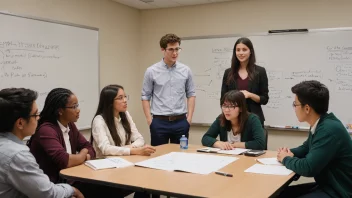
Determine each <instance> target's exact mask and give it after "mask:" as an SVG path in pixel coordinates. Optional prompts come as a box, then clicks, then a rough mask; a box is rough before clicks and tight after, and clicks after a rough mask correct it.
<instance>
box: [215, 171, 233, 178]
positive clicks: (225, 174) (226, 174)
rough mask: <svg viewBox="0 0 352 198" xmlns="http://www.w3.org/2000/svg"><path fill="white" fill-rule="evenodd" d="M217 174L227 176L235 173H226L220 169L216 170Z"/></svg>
mask: <svg viewBox="0 0 352 198" xmlns="http://www.w3.org/2000/svg"><path fill="white" fill-rule="evenodd" d="M215 174H218V175H223V176H226V177H232V176H233V175H232V174H230V173H224V172H219V171H216V172H215Z"/></svg>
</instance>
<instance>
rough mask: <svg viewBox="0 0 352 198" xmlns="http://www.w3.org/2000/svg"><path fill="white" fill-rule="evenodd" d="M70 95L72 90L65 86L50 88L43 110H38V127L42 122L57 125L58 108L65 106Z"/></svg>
mask: <svg viewBox="0 0 352 198" xmlns="http://www.w3.org/2000/svg"><path fill="white" fill-rule="evenodd" d="M71 95H73V93H72V91H70V90H68V89H65V88H55V89H53V90H51V91H50V92H49V94H48V96H47V97H46V99H45V102H44V107H43V110H42V111H41V112H40V119H39V121H38V128H39V127H40V125H41V124H43V123H44V122H50V123H52V124H55V125H57V120H58V119H59V109H61V108H62V109H64V108H65V107H66V105H67V102H68V99H69V98H70V96H71Z"/></svg>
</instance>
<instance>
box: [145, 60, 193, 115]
mask: <svg viewBox="0 0 352 198" xmlns="http://www.w3.org/2000/svg"><path fill="white" fill-rule="evenodd" d="M192 96H196V91H195V86H194V82H193V75H192V71H191V69H190V68H189V67H188V66H187V65H185V64H182V63H180V62H176V63H175V64H174V65H173V66H172V67H168V66H167V65H166V63H165V62H164V60H161V61H160V62H158V63H155V64H154V65H152V66H150V67H148V69H147V71H146V72H145V74H144V82H143V88H142V100H152V101H151V113H152V114H153V115H166V116H169V115H180V114H184V113H187V102H186V97H187V98H189V97H192Z"/></svg>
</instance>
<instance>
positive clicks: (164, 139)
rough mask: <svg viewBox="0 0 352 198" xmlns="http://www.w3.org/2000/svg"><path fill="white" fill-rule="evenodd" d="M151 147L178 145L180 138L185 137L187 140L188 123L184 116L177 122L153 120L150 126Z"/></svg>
mask: <svg viewBox="0 0 352 198" xmlns="http://www.w3.org/2000/svg"><path fill="white" fill-rule="evenodd" d="M149 127H150V137H151V145H152V146H158V145H162V144H168V143H169V142H170V143H175V144H179V143H180V138H181V137H182V135H185V136H186V137H187V138H188V134H189V127H190V125H189V123H188V121H187V118H186V116H185V117H184V118H182V119H179V120H174V121H168V120H164V119H161V118H153V120H152V123H151V124H150V126H149Z"/></svg>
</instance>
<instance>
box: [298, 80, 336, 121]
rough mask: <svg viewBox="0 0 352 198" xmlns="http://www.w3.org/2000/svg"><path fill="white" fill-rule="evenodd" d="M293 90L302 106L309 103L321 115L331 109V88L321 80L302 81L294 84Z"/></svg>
mask: <svg viewBox="0 0 352 198" xmlns="http://www.w3.org/2000/svg"><path fill="white" fill-rule="evenodd" d="M291 91H292V93H294V94H296V96H297V98H298V100H299V102H300V103H301V104H302V107H303V106H304V105H309V106H310V107H312V108H313V109H314V111H315V112H316V113H317V114H319V115H323V114H325V113H326V112H327V111H328V110H329V90H328V88H327V87H326V86H325V85H324V84H322V83H320V82H319V81H316V80H309V81H303V82H300V83H298V84H297V85H295V86H293V87H292V88H291Z"/></svg>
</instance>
